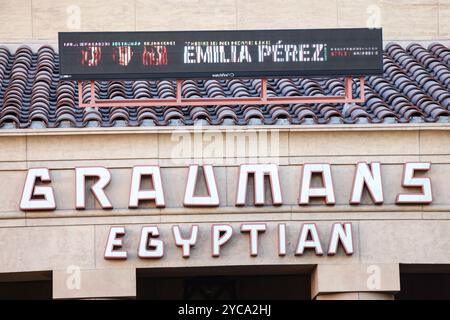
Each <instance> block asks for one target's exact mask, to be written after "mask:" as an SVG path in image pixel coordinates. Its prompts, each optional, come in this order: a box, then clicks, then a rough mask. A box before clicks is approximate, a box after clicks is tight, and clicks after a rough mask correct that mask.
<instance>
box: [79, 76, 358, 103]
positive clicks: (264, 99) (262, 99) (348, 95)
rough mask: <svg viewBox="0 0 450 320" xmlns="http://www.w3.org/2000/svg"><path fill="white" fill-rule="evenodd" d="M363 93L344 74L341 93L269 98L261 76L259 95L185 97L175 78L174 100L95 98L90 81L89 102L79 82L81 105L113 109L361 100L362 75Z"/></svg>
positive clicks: (265, 81) (351, 101) (265, 82)
mask: <svg viewBox="0 0 450 320" xmlns="http://www.w3.org/2000/svg"><path fill="white" fill-rule="evenodd" d="M359 81H360V92H359V98H354V97H353V88H352V83H353V78H352V77H345V78H344V86H345V91H344V95H340V96H295V97H269V96H267V79H266V78H262V79H261V94H260V96H259V97H243V98H234V97H230V98H183V97H182V94H181V92H182V87H183V80H176V98H175V99H123V100H114V99H97V98H95V82H94V81H93V80H91V81H90V97H91V100H90V101H89V102H84V99H83V82H82V81H78V104H79V106H80V107H82V108H85V107H94V108H114V107H160V106H167V107H169V106H177V107H182V106H210V105H227V106H231V105H243V104H251V105H266V104H297V103H362V102H364V101H365V98H364V94H365V92H364V77H359Z"/></svg>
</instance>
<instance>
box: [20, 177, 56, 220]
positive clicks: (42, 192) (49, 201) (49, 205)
mask: <svg viewBox="0 0 450 320" xmlns="http://www.w3.org/2000/svg"><path fill="white" fill-rule="evenodd" d="M37 178H39V179H40V180H41V181H42V182H51V179H50V172H49V170H48V169H47V168H32V169H29V170H28V174H27V178H26V180H25V185H24V187H23V192H22V199H21V200H20V209H21V210H25V211H26V210H55V208H56V205H55V196H54V194H53V188H52V187H51V186H46V187H44V186H37V185H36V180H37ZM33 196H40V197H44V198H43V199H32V197H33Z"/></svg>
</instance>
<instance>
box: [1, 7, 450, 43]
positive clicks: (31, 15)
mask: <svg viewBox="0 0 450 320" xmlns="http://www.w3.org/2000/svg"><path fill="white" fill-rule="evenodd" d="M449 21H450V0H223V1H215V0H130V1H119V0H100V1H95V2H93V1H89V0H58V1H56V0H15V1H9V0H0V22H1V25H2V28H1V29H0V43H41V42H45V43H55V42H56V39H57V33H58V31H119V30H120V31H135V30H145V31H152V30H201V29H203V30H204V29H269V28H336V27H372V26H382V27H383V28H384V37H385V40H406V41H411V40H424V41H426V40H449V39H450V23H449Z"/></svg>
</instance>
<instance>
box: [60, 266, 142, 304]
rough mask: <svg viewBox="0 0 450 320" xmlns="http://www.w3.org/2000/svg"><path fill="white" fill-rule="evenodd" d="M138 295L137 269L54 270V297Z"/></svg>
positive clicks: (78, 297) (74, 268)
mask: <svg viewBox="0 0 450 320" xmlns="http://www.w3.org/2000/svg"><path fill="white" fill-rule="evenodd" d="M135 296H136V269H96V270H81V269H77V268H76V267H75V266H74V267H73V268H68V269H67V270H57V271H53V298H54V299H80V298H115V297H135Z"/></svg>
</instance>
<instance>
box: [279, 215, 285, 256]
mask: <svg viewBox="0 0 450 320" xmlns="http://www.w3.org/2000/svg"><path fill="white" fill-rule="evenodd" d="M278 255H279V256H281V257H282V256H285V255H286V224H285V223H280V224H279V225H278Z"/></svg>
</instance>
